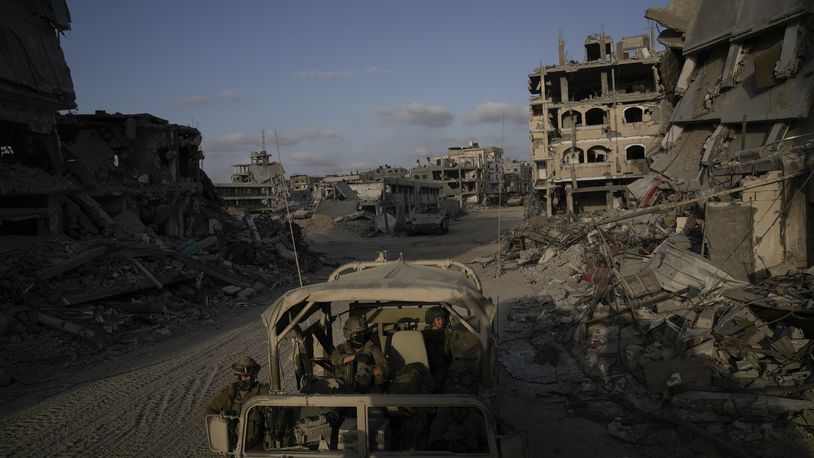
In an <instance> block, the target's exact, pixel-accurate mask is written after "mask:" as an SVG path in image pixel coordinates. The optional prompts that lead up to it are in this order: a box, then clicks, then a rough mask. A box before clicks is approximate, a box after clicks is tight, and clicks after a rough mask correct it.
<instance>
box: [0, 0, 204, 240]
mask: <svg viewBox="0 0 814 458" xmlns="http://www.w3.org/2000/svg"><path fill="white" fill-rule="evenodd" d="M0 17H2V18H3V21H2V22H0V37H5V39H3V40H2V43H3V44H2V46H0V60H2V61H3V62H6V63H7V64H8V65H3V66H0V182H2V185H0V234H2V235H23V236H33V235H46V234H51V235H56V234H63V233H64V234H67V235H71V236H74V237H85V236H92V235H95V234H102V233H110V232H111V231H113V232H116V231H118V232H119V234H117V235H119V236H122V237H126V236H132V237H134V238H136V237H141V236H142V235H147V236H149V234H151V233H154V234H158V235H168V236H175V237H190V236H197V235H202V234H203V235H206V234H209V233H211V232H212V231H213V230H215V229H216V226H218V223H217V221H215V219H214V218H211V217H210V216H213V215H214V213H213V212H214V210H213V212H208V211H207V209H206V208H205V207H208V206H210V207H212V208H214V207H215V206H216V204H215V202H216V198H215V195H214V193H213V192H212V190H211V183H210V182H209V180H208V179H207V178H206V176H205V174H203V172H202V171H201V170H200V160H201V159H202V158H203V153H202V152H201V150H200V142H201V134H200V132H199V131H198V130H197V129H194V128H192V127H187V126H180V125H175V124H170V123H168V122H167V121H165V120H163V119H160V118H157V117H155V116H151V115H149V114H134V115H127V114H120V113H116V114H108V113H105V112H104V111H99V112H97V113H96V114H89V115H76V114H68V115H59V114H58V110H69V109H73V108H75V107H76V103H75V94H74V90H73V82H72V80H71V74H70V70H69V69H68V65H67V63H66V62H65V57H64V54H63V53H62V49H61V47H60V34H61V33H62V32H64V31H65V30H69V29H70V14H69V12H68V8H67V5H66V4H65V2H64V1H59V0H57V1H53V2H44V1H31V2H0ZM12 37H24V38H25V39H12ZM210 204H211V205H210ZM213 221H214V222H213Z"/></svg>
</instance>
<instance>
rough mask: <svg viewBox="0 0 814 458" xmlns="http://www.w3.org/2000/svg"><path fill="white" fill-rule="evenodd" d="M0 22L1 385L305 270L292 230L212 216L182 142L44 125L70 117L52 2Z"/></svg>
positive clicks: (212, 309) (197, 163)
mask: <svg viewBox="0 0 814 458" xmlns="http://www.w3.org/2000/svg"><path fill="white" fill-rule="evenodd" d="M0 17H2V18H3V19H2V21H0V43H2V46H0V60H2V61H4V62H6V63H8V64H9V65H3V66H0V253H2V255H3V259H2V262H0V348H2V351H0V354H2V355H3V361H2V364H0V385H3V386H5V385H8V384H13V383H17V382H22V384H28V383H35V381H42V380H50V378H49V376H48V375H47V374H48V372H49V371H53V370H54V368H56V367H63V366H62V364H63V363H67V364H71V363H72V362H73V363H79V362H81V361H83V360H85V358H87V359H89V360H92V359H93V357H92V355H99V353H100V350H104V351H106V352H107V351H115V352H118V351H122V352H123V351H126V350H127V349H128V348H132V347H133V346H134V345H136V343H137V342H138V341H141V342H144V341H155V340H160V339H162V338H164V337H165V336H168V335H171V334H172V333H174V332H175V331H176V330H177V329H179V328H184V327H188V326H195V325H196V323H198V322H200V321H205V320H210V319H212V318H214V317H217V316H218V315H220V314H222V313H224V312H226V311H228V310H229V308H231V307H233V306H235V305H236V304H238V303H245V302H246V301H248V300H249V299H250V298H251V297H252V296H254V295H255V294H258V293H260V292H262V291H264V290H267V289H269V288H275V287H277V286H289V285H291V284H293V283H294V281H295V279H296V278H297V273H296V271H295V270H294V257H295V256H299V265H302V266H304V268H305V269H306V270H307V269H314V268H316V267H318V266H319V265H320V261H319V259H317V258H316V257H315V256H313V255H311V254H310V253H309V251H308V249H307V246H306V245H305V244H304V242H303V239H302V234H301V232H300V231H299V228H298V227H297V226H293V228H291V229H290V228H289V227H288V226H287V225H285V224H284V223H282V222H281V221H278V220H273V219H270V218H258V219H253V218H251V217H249V218H244V219H243V221H240V220H238V219H235V218H233V217H232V216H230V215H229V214H228V213H226V211H225V210H224V208H223V201H221V200H220V199H219V198H218V197H217V195H216V194H215V189H214V186H213V185H212V183H211V181H210V180H209V178H208V177H207V176H206V174H205V173H204V172H203V170H201V161H202V159H203V157H204V155H203V152H202V151H201V148H200V144H201V133H200V131H198V130H197V129H195V128H193V127H189V126H182V125H177V124H172V123H170V122H168V121H167V120H164V119H161V118H158V117H156V116H153V115H150V114H146V113H141V114H122V113H106V112H104V111H97V112H96V113H94V114H72V113H69V114H63V115H61V114H59V113H58V110H69V109H72V108H75V107H76V101H75V95H74V91H73V82H72V79H71V75H70V71H69V69H68V65H67V63H66V62H65V58H64V55H63V53H62V49H61V47H60V33H61V32H63V31H65V30H68V29H69V28H70V14H69V12H68V9H67V5H66V4H65V3H64V1H60V0H56V1H39V0H37V1H30V2H0ZM292 232H293V235H292ZM295 253H297V254H295ZM106 354H107V355H109V353H106ZM27 386H28V385H27Z"/></svg>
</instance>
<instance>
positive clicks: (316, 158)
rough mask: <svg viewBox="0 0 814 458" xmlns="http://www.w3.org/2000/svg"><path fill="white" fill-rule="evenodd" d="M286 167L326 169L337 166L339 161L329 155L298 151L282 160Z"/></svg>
mask: <svg viewBox="0 0 814 458" xmlns="http://www.w3.org/2000/svg"><path fill="white" fill-rule="evenodd" d="M283 164H285V165H286V166H292V167H298V168H305V169H306V170H311V169H315V168H316V169H327V168H336V167H338V166H339V161H338V160H337V157H336V156H335V155H332V154H331V153H307V152H303V151H298V152H296V153H293V154H289V155H288V157H284V158H283Z"/></svg>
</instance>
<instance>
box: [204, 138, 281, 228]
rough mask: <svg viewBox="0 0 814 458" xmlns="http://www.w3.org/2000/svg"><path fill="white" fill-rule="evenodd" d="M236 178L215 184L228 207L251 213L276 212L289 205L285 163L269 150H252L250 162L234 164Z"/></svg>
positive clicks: (233, 175)
mask: <svg viewBox="0 0 814 458" xmlns="http://www.w3.org/2000/svg"><path fill="white" fill-rule="evenodd" d="M232 167H233V168H234V173H232V181H231V182H229V183H215V191H216V192H217V193H218V195H219V196H220V197H221V199H223V200H224V201H225V202H226V205H227V206H228V207H234V208H241V209H243V210H246V211H248V212H250V213H258V212H263V211H276V210H279V209H281V208H284V207H285V199H286V198H287V196H286V192H287V191H288V185H287V184H286V179H285V170H283V165H282V164H280V163H279V162H277V161H274V160H272V159H271V156H269V154H268V152H267V151H266V150H265V149H262V150H260V151H252V153H251V155H250V162H249V163H248V164H235V165H233V166H232Z"/></svg>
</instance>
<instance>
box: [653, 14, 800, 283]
mask: <svg viewBox="0 0 814 458" xmlns="http://www.w3.org/2000/svg"><path fill="white" fill-rule="evenodd" d="M735 3H736V4H734V5H730V4H726V5H724V4H718V3H715V2H707V1H702V2H696V3H692V2H691V3H689V5H693V6H694V7H688V6H687V5H686V4H684V3H681V2H679V3H676V2H673V3H671V4H670V5H668V6H667V7H666V8H651V9H649V10H648V11H647V14H646V15H647V17H649V18H651V19H653V20H655V21H658V22H659V23H661V24H662V25H664V26H665V27H667V28H666V29H665V30H664V31H662V33H661V34H660V36H659V40H660V41H661V42H662V43H663V44H664V45H665V46H666V47H667V48H668V50H667V52H666V53H665V55H664V62H665V64H663V65H662V69H663V73H664V75H665V77H664V80H665V81H664V83H665V87H666V88H667V91H668V93H669V94H671V96H672V97H673V99H674V100H676V103H675V107H674V109H673V112H672V116H671V118H670V124H669V126H668V129H667V133H666V135H665V136H664V138H663V140H662V141H661V144H660V148H659V150H658V151H657V152H656V153H655V154H653V155H652V156H651V158H650V159H651V165H650V167H651V169H652V170H654V171H656V172H658V173H659V174H660V176H659V178H658V179H659V180H662V179H666V180H665V181H667V182H669V186H670V188H671V189H673V190H675V191H676V192H700V193H701V195H702V196H708V195H712V194H713V193H715V192H716V191H723V192H725V196H724V197H720V198H715V197H705V198H704V199H703V200H702V201H701V203H702V204H705V205H704V207H705V210H706V212H705V214H706V226H705V230H706V234H705V239H706V240H705V242H707V246H708V249H709V258H710V260H711V261H713V262H716V263H717V264H719V265H720V266H721V267H722V268H724V269H725V270H726V271H728V272H729V273H730V274H732V275H733V276H735V277H737V278H741V279H746V278H747V277H750V278H751V277H752V276H753V275H754V274H755V273H757V272H761V275H764V276H765V275H767V274H769V273H773V272H781V271H782V270H783V269H784V268H790V267H791V268H793V267H807V266H810V265H811V264H812V262H814V246H812V243H813V242H814V241H813V240H812V237H814V231H812V230H811V227H810V226H809V224H810V221H812V210H814V207H812V202H814V198H813V197H812V196H814V194H812V189H814V188H812V185H814V183H812V182H811V179H810V178H811V174H812V163H811V159H810V153H811V151H812V149H814V113H812V110H811V106H812V99H813V98H814V58H812V56H813V54H814V34H813V33H812V5H811V2H806V1H802V0H801V1H787V2H779V3H772V4H771V5H769V4H766V3H764V2H753V1H739V2H735ZM733 11H736V12H737V14H732V12H733ZM649 187H650V188H652V187H653V186H649ZM661 187H664V185H661Z"/></svg>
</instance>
